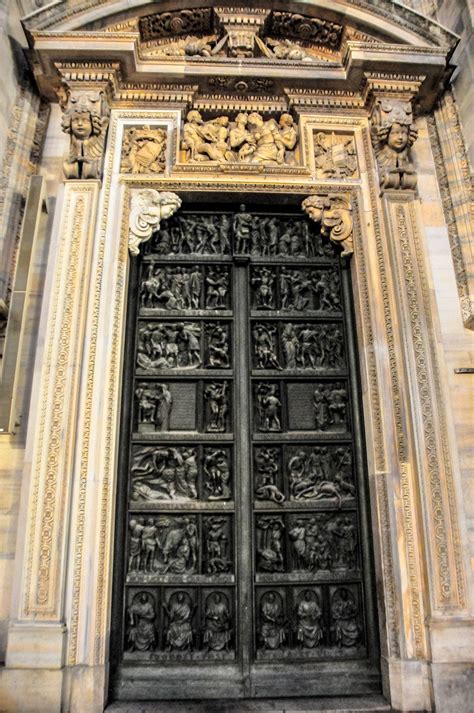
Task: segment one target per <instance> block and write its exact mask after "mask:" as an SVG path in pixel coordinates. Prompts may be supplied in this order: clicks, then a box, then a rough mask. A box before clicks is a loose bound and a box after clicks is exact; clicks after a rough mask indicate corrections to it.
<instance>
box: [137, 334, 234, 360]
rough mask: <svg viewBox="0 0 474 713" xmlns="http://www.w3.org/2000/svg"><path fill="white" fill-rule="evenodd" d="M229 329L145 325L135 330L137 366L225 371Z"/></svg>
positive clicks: (228, 354) (227, 356)
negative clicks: (136, 333) (136, 334)
mask: <svg viewBox="0 0 474 713" xmlns="http://www.w3.org/2000/svg"><path fill="white" fill-rule="evenodd" d="M229 341H230V340H229V326H228V325H226V324H222V323H220V322H209V323H204V322H147V323H142V324H141V325H140V327H139V329H138V345H137V366H138V367H139V368H140V369H142V370H145V371H155V370H161V369H165V370H167V369H186V370H189V369H198V368H210V369H229V368H230V353H229V346H230V345H229Z"/></svg>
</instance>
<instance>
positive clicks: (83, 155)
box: [60, 88, 110, 179]
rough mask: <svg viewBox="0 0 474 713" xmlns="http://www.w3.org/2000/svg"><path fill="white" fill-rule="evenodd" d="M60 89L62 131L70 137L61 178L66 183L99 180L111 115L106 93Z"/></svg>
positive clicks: (101, 91)
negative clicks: (76, 180)
mask: <svg viewBox="0 0 474 713" xmlns="http://www.w3.org/2000/svg"><path fill="white" fill-rule="evenodd" d="M62 89H63V91H62V93H61V95H60V103H61V106H62V108H63V111H64V114H63V119H62V129H63V131H64V132H65V133H66V134H69V136H70V145H69V154H68V157H67V158H66V160H65V161H64V163H63V170H64V175H65V177H66V178H67V179H90V178H93V179H97V178H100V177H101V173H102V163H103V157H104V146H105V139H106V137H107V129H108V126H109V114H110V109H109V105H108V101H107V98H106V95H105V91H104V90H103V89H100V90H98V91H94V90H87V91H86V90H70V89H69V88H67V89H64V88H62Z"/></svg>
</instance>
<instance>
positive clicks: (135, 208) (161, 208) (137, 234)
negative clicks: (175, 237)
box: [128, 188, 181, 255]
mask: <svg viewBox="0 0 474 713" xmlns="http://www.w3.org/2000/svg"><path fill="white" fill-rule="evenodd" d="M131 194H132V197H131V206H130V217H129V228H130V233H129V240H128V247H129V250H130V252H131V254H132V255H138V254H139V252H140V245H141V244H142V243H145V242H146V241H147V240H149V239H150V238H151V236H152V234H153V232H155V231H157V230H159V229H160V222H161V221H162V220H166V218H170V217H171V216H172V215H173V213H176V211H177V210H178V208H180V207H181V198H180V197H179V196H177V195H176V193H170V192H168V191H162V192H161V193H159V192H158V191H156V190H155V189H154V188H145V189H140V188H137V189H134V190H132V192H131Z"/></svg>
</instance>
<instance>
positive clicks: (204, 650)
mask: <svg viewBox="0 0 474 713" xmlns="http://www.w3.org/2000/svg"><path fill="white" fill-rule="evenodd" d="M353 332H354V330H353V319H352V313H351V288H350V276H349V269H348V265H347V263H345V262H344V261H343V260H341V258H340V257H339V254H338V250H337V248H335V247H333V245H332V244H330V243H329V242H328V241H327V240H326V239H325V238H323V237H322V236H321V235H320V234H319V232H318V229H317V226H316V225H315V224H313V223H311V222H310V221H309V220H308V219H307V218H306V217H305V216H303V215H301V213H296V212H291V210H289V209H286V210H284V209H280V210H277V209H275V210H272V211H271V212H270V211H268V210H265V209H264V208H263V207H261V206H257V205H255V206H249V207H244V206H242V207H239V206H232V207H229V208H227V207H226V208H222V209H219V210H216V209H215V208H211V207H208V206H201V208H200V210H197V209H196V208H193V207H192V206H190V207H189V208H188V209H182V210H181V211H180V212H179V213H178V214H177V215H176V216H174V217H172V218H171V219H169V220H168V221H166V223H164V224H162V228H161V231H160V232H159V233H158V234H156V235H155V236H154V237H153V238H152V240H151V241H150V242H149V243H148V244H147V245H146V246H145V250H144V255H143V256H142V257H141V258H139V259H138V260H137V261H136V262H134V264H133V267H132V274H131V286H130V300H129V319H128V326H127V343H128V347H127V358H126V360H125V375H124V408H123V411H124V415H123V428H122V439H121V451H122V452H121V461H122V469H121V483H122V485H121V492H120V493H119V498H118V505H117V548H116V550H117V554H116V579H115V581H116V586H115V596H114V613H113V635H112V663H113V672H112V692H113V695H114V696H115V697H118V698H128V699H139V698H144V699H160V698H188V697H193V698H200V697H221V698H231V697H242V696H244V697H246V696H248V697H251V696H285V695H291V696H294V695H306V696H308V695H335V694H343V693H348V692H350V693H351V694H356V693H361V694H364V693H368V692H373V691H374V690H378V687H379V673H378V665H377V660H378V653H377V632H376V624H375V614H374V610H373V597H372V575H371V551H370V550H371V548H370V543H369V539H370V537H369V530H368V522H367V521H368V514H367V511H366V505H367V498H366V482H365V468H364V456H363V450H362V424H361V417H360V406H359V395H358V388H359V387H358V378H357V360H356V356H355V346H354V345H355V339H354V334H353Z"/></svg>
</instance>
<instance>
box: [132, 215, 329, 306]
mask: <svg viewBox="0 0 474 713" xmlns="http://www.w3.org/2000/svg"><path fill="white" fill-rule="evenodd" d="M145 253H146V254H147V255H149V254H154V255H163V256H173V255H222V256H224V255H230V254H231V253H233V254H236V255H251V256H254V257H291V258H304V257H311V258H318V257H320V258H323V259H325V258H334V256H335V249H334V247H333V245H332V244H331V243H330V242H329V241H328V240H327V239H326V238H324V239H323V238H322V237H321V234H320V233H319V231H318V230H317V225H316V224H314V223H310V222H309V221H308V220H306V219H305V218H304V217H303V216H301V217H299V216H289V215H275V214H273V215H267V214H265V213H255V212H254V213H252V212H250V211H249V210H248V209H247V208H246V206H245V205H244V204H242V205H241V206H240V207H239V209H238V210H237V211H236V212H235V213H220V214H219V213H217V214H216V213H201V214H195V213H193V214H190V213H186V211H182V212H181V213H179V214H177V215H174V216H172V217H171V218H169V219H168V220H163V221H162V222H161V225H160V230H159V231H157V232H156V233H154V234H153V236H152V238H151V240H150V241H149V242H148V243H147V244H146V246H145ZM146 279H149V278H148V276H147V278H146ZM323 279H324V278H323ZM331 289H332V287H331ZM317 290H319V291H324V286H322V285H321V286H320V287H318V288H317ZM321 309H322V308H321Z"/></svg>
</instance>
